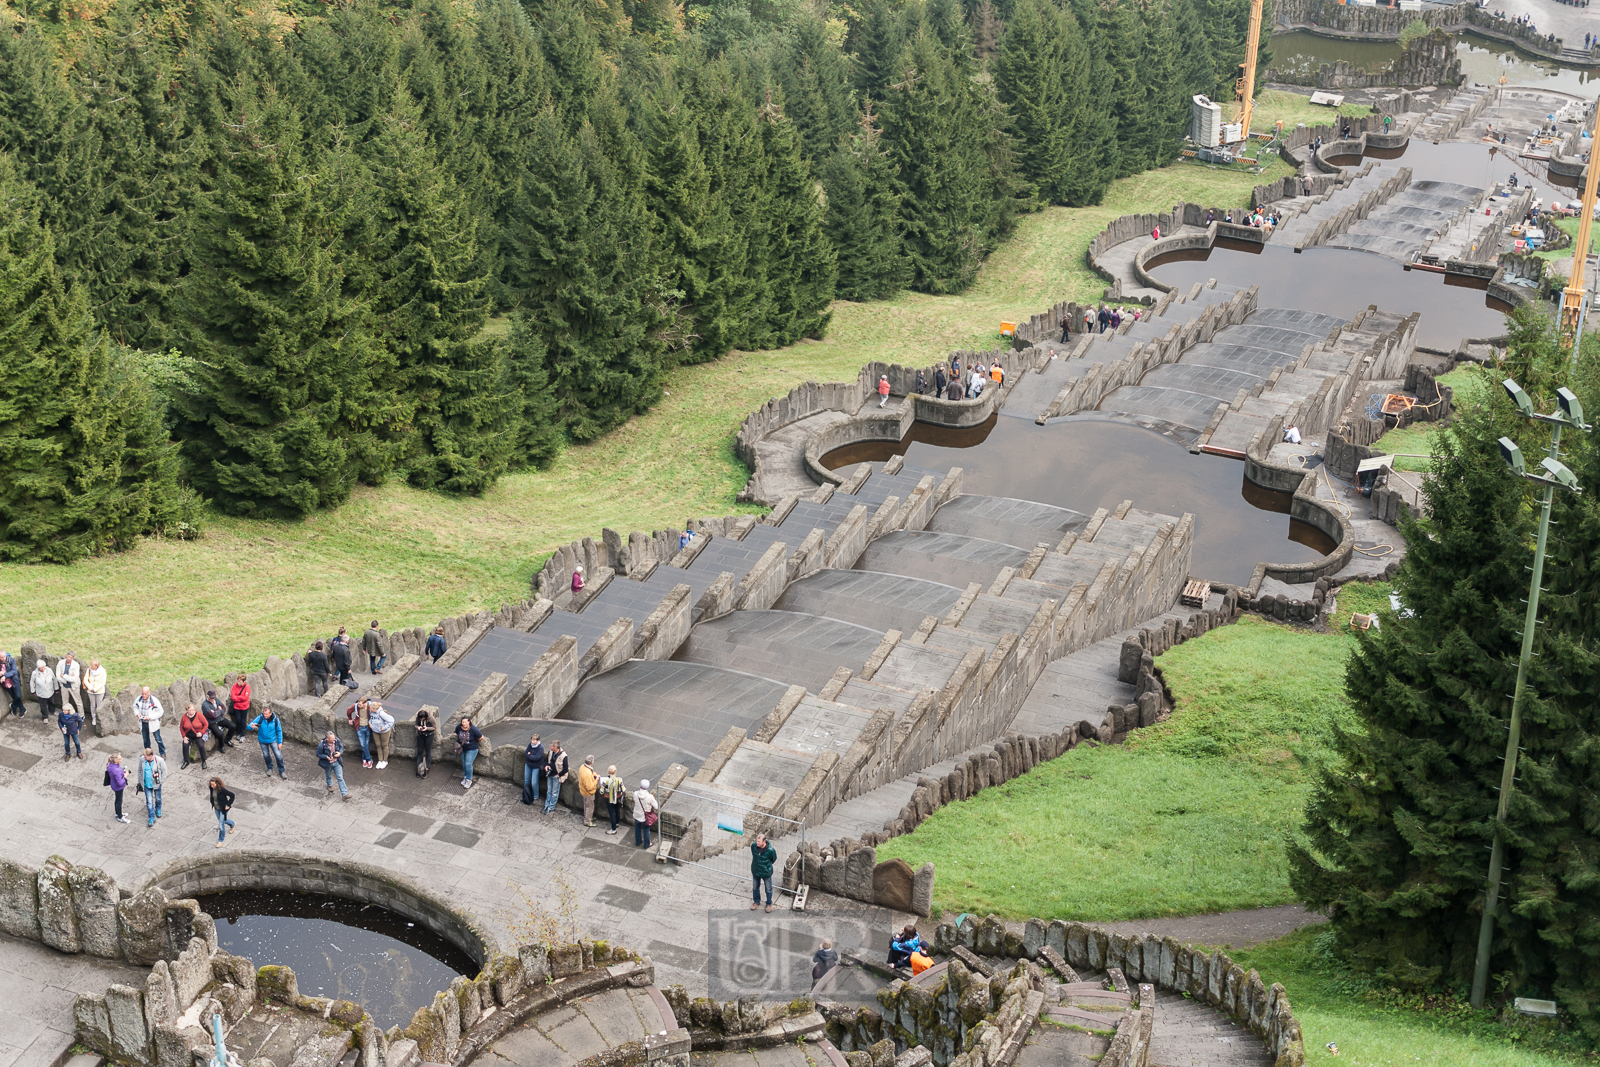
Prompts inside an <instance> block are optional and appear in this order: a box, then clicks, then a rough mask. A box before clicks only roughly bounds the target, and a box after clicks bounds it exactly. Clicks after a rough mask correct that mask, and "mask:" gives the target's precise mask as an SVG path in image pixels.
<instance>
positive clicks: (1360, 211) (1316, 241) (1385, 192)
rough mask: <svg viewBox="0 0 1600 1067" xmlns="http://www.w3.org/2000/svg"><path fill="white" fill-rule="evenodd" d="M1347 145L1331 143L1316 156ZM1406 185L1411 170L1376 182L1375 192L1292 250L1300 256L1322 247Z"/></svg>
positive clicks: (1313, 231)
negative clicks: (1319, 246)
mask: <svg viewBox="0 0 1600 1067" xmlns="http://www.w3.org/2000/svg"><path fill="white" fill-rule="evenodd" d="M1363 136H1364V135H1363ZM1348 143H1350V142H1346V141H1339V142H1333V145H1324V146H1323V148H1322V149H1321V150H1319V153H1318V154H1319V156H1320V155H1321V154H1322V153H1325V152H1328V151H1330V150H1331V148H1332V147H1334V146H1337V145H1343V144H1348ZM1335 154H1337V153H1335ZM1367 166H1368V167H1370V166H1371V163H1368V164H1367ZM1410 184H1411V168H1410V167H1401V168H1400V169H1399V170H1398V171H1397V172H1395V173H1394V174H1392V175H1390V176H1389V177H1387V178H1385V179H1384V180H1383V181H1381V182H1379V183H1378V185H1377V187H1376V188H1374V189H1369V190H1368V191H1367V192H1365V193H1364V194H1362V196H1361V197H1360V199H1358V200H1356V201H1355V202H1354V203H1351V204H1347V205H1346V206H1345V207H1344V208H1343V209H1342V210H1340V211H1339V213H1338V214H1336V215H1332V216H1330V217H1328V218H1325V219H1323V220H1322V221H1320V222H1318V223H1317V224H1316V225H1315V226H1314V227H1312V228H1311V230H1310V232H1308V233H1307V234H1306V235H1305V236H1304V237H1302V238H1301V239H1300V241H1299V242H1298V243H1297V244H1296V245H1295V246H1294V250H1295V251H1296V252H1301V251H1304V250H1305V249H1307V248H1315V247H1316V246H1318V245H1321V244H1326V243H1327V242H1328V241H1331V240H1332V239H1333V238H1335V237H1337V236H1338V235H1339V234H1342V233H1344V232H1345V231H1346V230H1348V229H1349V228H1350V227H1351V226H1354V225H1355V224H1356V223H1357V222H1359V221H1361V220H1362V219H1364V218H1366V217H1367V216H1368V215H1370V214H1371V213H1372V209H1373V208H1375V207H1378V206H1380V205H1382V204H1386V203H1388V202H1389V200H1390V198H1392V197H1393V196H1394V195H1395V194H1396V193H1399V192H1401V191H1402V190H1404V189H1405V188H1406V186H1408V185H1410Z"/></svg>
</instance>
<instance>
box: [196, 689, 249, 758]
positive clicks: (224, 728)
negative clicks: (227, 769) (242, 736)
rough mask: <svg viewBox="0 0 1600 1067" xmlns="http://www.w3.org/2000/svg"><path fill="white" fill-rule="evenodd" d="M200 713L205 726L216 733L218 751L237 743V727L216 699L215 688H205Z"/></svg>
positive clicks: (220, 702)
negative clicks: (204, 719)
mask: <svg viewBox="0 0 1600 1067" xmlns="http://www.w3.org/2000/svg"><path fill="white" fill-rule="evenodd" d="M200 714H202V715H204V716H205V717H206V726H207V727H208V728H209V729H211V730H212V731H213V732H214V733H215V734H216V735H217V751H218V752H221V751H222V750H223V749H224V748H232V747H233V746H234V745H236V744H238V741H236V740H235V739H236V738H237V737H238V736H239V727H238V726H237V725H236V724H235V723H234V722H233V720H232V719H230V718H228V711H227V709H226V708H224V707H223V706H222V701H221V700H219V699H217V691H216V690H215V689H207V690H206V698H205V699H204V700H202V701H201V702H200Z"/></svg>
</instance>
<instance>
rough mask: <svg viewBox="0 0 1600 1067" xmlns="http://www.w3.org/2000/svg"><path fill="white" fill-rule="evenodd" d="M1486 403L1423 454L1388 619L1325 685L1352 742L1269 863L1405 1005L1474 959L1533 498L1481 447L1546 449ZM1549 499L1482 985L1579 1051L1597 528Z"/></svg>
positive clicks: (1546, 357) (1533, 362) (1499, 406)
mask: <svg viewBox="0 0 1600 1067" xmlns="http://www.w3.org/2000/svg"><path fill="white" fill-rule="evenodd" d="M1525 315H1526V313H1523V316H1525ZM1519 318H1520V324H1519V327H1518V329H1516V330H1514V331H1513V338H1512V346H1511V347H1512V352H1513V358H1514V359H1515V360H1518V361H1521V362H1523V364H1524V369H1525V370H1531V371H1533V372H1534V373H1530V374H1527V375H1526V377H1527V378H1528V379H1529V380H1530V381H1539V380H1541V378H1543V379H1544V380H1547V381H1548V380H1549V378H1550V376H1551V373H1552V371H1553V370H1555V368H1557V367H1558V366H1560V365H1561V364H1563V363H1564V360H1563V359H1562V358H1561V357H1560V356H1558V355H1557V354H1556V353H1555V352H1554V345H1553V344H1551V343H1550V341H1549V339H1548V338H1549V334H1548V331H1547V328H1545V327H1544V326H1543V325H1542V324H1537V323H1536V321H1535V320H1534V319H1532V318H1528V317H1522V316H1519ZM1497 376H1498V375H1497ZM1486 384H1487V383H1486ZM1595 385H1596V381H1595V376H1594V373H1593V371H1589V372H1587V373H1586V375H1585V380H1584V381H1583V382H1582V384H1581V385H1580V393H1581V394H1588V395H1587V397H1586V399H1590V398H1592V399H1594V400H1595V401H1597V402H1600V390H1597V389H1596V388H1595ZM1488 392H1489V393H1490V399H1489V401H1488V402H1487V404H1486V405H1485V406H1483V407H1475V408H1473V409H1469V410H1466V411H1458V413H1457V416H1456V421H1455V422H1454V423H1453V424H1452V425H1451V426H1450V427H1448V428H1446V429H1445V430H1444V431H1443V432H1442V433H1441V434H1440V435H1439V437H1438V439H1437V444H1436V447H1435V458H1434V461H1433V469H1432V473H1430V474H1429V475H1428V476H1427V478H1426V479H1425V483H1424V491H1425V494H1426V497H1427V505H1428V514H1427V516H1426V517H1425V518H1422V519H1419V520H1417V521H1415V522H1408V523H1406V524H1405V525H1404V526H1403V531H1402V532H1403V533H1404V535H1405V538H1406V558H1405V562H1404V564H1403V565H1402V567H1401V569H1400V572H1399V574H1398V575H1397V577H1396V581H1395V585H1396V588H1397V590H1398V592H1399V593H1400V596H1401V598H1402V600H1403V601H1404V603H1405V606H1406V608H1407V611H1406V612H1405V613H1404V614H1395V615H1385V616H1384V617H1383V619H1382V629H1381V630H1377V631H1372V632H1371V633H1369V634H1368V635H1366V636H1364V637H1363V638H1361V640H1360V645H1359V648H1358V649H1357V651H1356V653H1355V655H1354V656H1353V657H1352V659H1351V661H1350V664H1349V667H1348V671H1347V677H1346V690H1347V692H1348V694H1349V696H1350V698H1351V706H1352V708H1353V709H1354V713H1355V715H1356V717H1357V719H1358V727H1357V728H1353V729H1347V730H1341V731H1339V733H1338V734H1337V735H1336V737H1335V750H1336V755H1337V759H1336V760H1335V761H1333V762H1330V763H1328V764H1327V765H1325V766H1323V767H1321V768H1319V769H1318V772H1317V782H1316V787H1315V791H1314V794H1313V797H1312V800H1311V802H1310V804H1309V806H1308V808H1307V813H1306V815H1307V828H1306V839H1305V841H1304V842H1303V843H1301V844H1299V845H1296V846H1295V847H1293V848H1291V850H1290V865H1291V873H1290V878H1291V884H1292V885H1293V886H1294V888H1295V889H1296V891H1297V892H1298V893H1299V894H1300V895H1301V897H1302V899H1304V900H1305V901H1306V902H1307V903H1308V904H1310V905H1312V906H1314V907H1317V908H1326V909H1328V913H1329V915H1330V917H1331V918H1332V921H1333V928H1334V930H1335V932H1336V933H1337V935H1338V938H1339V944H1340V946H1341V948H1342V950H1343V952H1344V953H1345V954H1346V955H1347V957H1348V958H1349V959H1350V960H1351V961H1352V962H1354V963H1355V964H1357V965H1359V966H1363V967H1366V968H1371V969H1378V970H1380V971H1381V972H1382V974H1383V975H1384V978H1385V980H1386V982H1388V983H1389V984H1391V985H1395V986H1401V987H1404V988H1410V989H1425V988H1430V987H1436V986H1438V985H1441V984H1442V985H1448V986H1455V987H1457V988H1461V986H1462V985H1463V984H1464V983H1465V982H1466V981H1467V979H1468V978H1469V977H1470V974H1471V970H1472V966H1473V961H1474V958H1475V955H1476V947H1477V930H1478V924H1479V917H1480V915H1481V909H1482V903H1483V895H1484V884H1485V876H1486V869H1487V864H1488V851H1487V848H1486V846H1487V844H1488V843H1489V841H1490V839H1491V837H1492V834H1493V821H1494V820H1493V817H1494V812H1495V806H1496V802H1497V797H1498V792H1499V786H1500V777H1501V769H1502V759H1503V755H1504V749H1505V738H1506V735H1505V723H1506V720H1507V718H1508V717H1509V714H1510V704H1511V700H1510V694H1511V693H1512V690H1513V687H1514V684H1515V677H1516V672H1517V661H1518V656H1519V652H1520V644H1521V629H1522V621H1523V612H1524V603H1523V601H1524V598H1525V596H1526V594H1527V582H1528V574H1527V565H1528V564H1529V562H1530V559H1531V542H1532V530H1533V525H1534V521H1535V511H1534V508H1533V506H1532V505H1533V501H1534V494H1533V493H1532V492H1531V491H1530V490H1529V487H1527V485H1526V483H1524V482H1522V481H1521V480H1520V479H1517V478H1515V477H1513V476H1512V475H1511V474H1510V473H1509V472H1508V471H1507V470H1506V467H1505V464H1504V462H1503V461H1502V459H1501V457H1500V455H1499V450H1498V447H1497V445H1496V441H1497V438H1498V437H1499V436H1501V435H1502V434H1504V435H1509V436H1513V437H1516V438H1520V439H1521V441H1522V445H1523V447H1524V449H1526V450H1528V451H1529V454H1530V455H1537V451H1536V449H1538V447H1539V446H1540V445H1541V444H1543V443H1544V441H1545V440H1547V439H1548V438H1547V434H1548V430H1547V429H1546V428H1545V427H1543V426H1540V425H1538V424H1533V423H1530V422H1528V421H1527V420H1523V419H1520V418H1518V417H1516V416H1515V415H1514V414H1513V413H1512V411H1511V406H1510V404H1509V402H1508V401H1506V400H1505V398H1504V397H1502V396H1499V395H1498V393H1499V391H1498V390H1494V389H1491V390H1489V391H1488ZM1534 395H1536V396H1540V394H1537V393H1536V394H1534ZM1550 400H1551V398H1550V397H1549V396H1548V394H1544V395H1542V396H1540V402H1541V403H1542V404H1544V405H1545V406H1546V407H1549V406H1553V404H1551V403H1550V402H1549V401H1550ZM1541 439H1543V440H1541ZM1574 446H1575V447H1574V448H1573V450H1572V452H1571V453H1570V456H1571V458H1572V460H1573V462H1575V463H1577V464H1578V465H1579V467H1581V468H1582V469H1583V474H1582V475H1581V476H1582V477H1585V478H1586V479H1595V478H1600V469H1596V464H1595V460H1594V452H1593V445H1592V443H1591V442H1590V441H1588V440H1586V439H1585V440H1580V441H1578V442H1574ZM1585 484H1586V485H1587V484H1588V483H1587V482H1585ZM1558 499H1559V500H1560V504H1559V506H1558V513H1557V515H1556V519H1557V521H1558V523H1559V525H1557V526H1556V527H1555V531H1556V537H1555V541H1554V542H1553V544H1554V550H1553V551H1552V553H1551V558H1550V560H1549V562H1548V563H1547V570H1546V572H1545V576H1546V579H1547V582H1548V583H1549V592H1548V593H1547V598H1548V599H1547V600H1545V601H1544V602H1542V604H1541V620H1540V623H1539V626H1538V629H1537V630H1536V632H1535V652H1536V655H1535V658H1534V659H1533V661H1532V665H1531V668H1530V673H1529V679H1528V699H1527V700H1526V701H1525V705H1524V710H1523V732H1522V736H1521V745H1522V756H1521V760H1520V762H1519V764H1518V767H1519V770H1518V781H1517V782H1516V783H1515V787H1514V792H1513V794H1512V798H1511V806H1510V812H1509V816H1508V821H1507V828H1506V832H1507V855H1506V868H1507V871H1508V875H1507V878H1506V880H1505V882H1504V884H1503V886H1502V890H1501V901H1500V908H1499V911H1498V913H1497V915H1496V941H1495V945H1496V962H1494V963H1493V964H1492V970H1493V971H1495V972H1496V973H1498V972H1501V971H1504V970H1510V971H1511V972H1512V977H1513V981H1512V984H1511V987H1510V989H1508V991H1507V992H1508V993H1523V992H1532V991H1535V990H1537V991H1540V993H1541V995H1552V994H1553V995H1554V996H1556V997H1558V998H1559V999H1560V1000H1561V1001H1562V1002H1563V1006H1564V1007H1566V1008H1567V1009H1568V1010H1570V1011H1572V1012H1573V1014H1574V1015H1575V1016H1576V1017H1577V1018H1578V1019H1579V1020H1580V1022H1581V1023H1582V1025H1584V1027H1585V1029H1586V1030H1588V1031H1589V1032H1590V1033H1591V1034H1593V1033H1595V1032H1596V1031H1600V1025H1597V1022H1600V1020H1597V1019H1596V1017H1595V1013H1594V993H1593V989H1594V985H1595V983H1594V978H1593V970H1592V963H1591V961H1592V959H1593V958H1594V953H1595V951H1596V948H1597V947H1600V938H1597V936H1596V934H1595V932H1594V931H1593V930H1592V927H1591V924H1589V923H1588V922H1587V920H1586V919H1585V918H1584V917H1585V916H1588V915H1592V914H1593V913H1594V910H1595V908H1596V906H1597V904H1600V900H1597V894H1596V883H1595V880H1594V878H1593V876H1592V870H1593V861H1592V857H1594V856H1595V855H1596V853H1597V851H1600V849H1597V845H1600V842H1597V841H1596V834H1595V830H1594V823H1593V819H1592V815H1591V814H1590V813H1589V812H1588V810H1587V804H1586V803H1585V801H1584V800H1583V799H1582V796H1583V793H1582V791H1583V790H1585V789H1587V788H1588V786H1587V783H1589V782H1591V781H1593V776H1594V774H1595V773H1596V770H1597V769H1600V767H1597V758H1600V746H1597V743H1596V735H1597V733H1600V716H1597V713H1596V710H1597V709H1596V705H1595V704H1594V700H1593V694H1594V692H1595V691H1596V685H1597V684H1600V641H1597V636H1600V635H1597V630H1596V626H1595V621H1596V620H1595V604H1596V595H1597V594H1600V589H1597V588H1596V583H1595V578H1596V572H1595V564H1594V561H1595V560H1596V559H1597V558H1600V520H1597V515H1596V509H1595V508H1594V506H1593V504H1592V503H1591V502H1590V501H1589V500H1588V498H1587V496H1585V497H1583V498H1572V497H1570V496H1565V495H1560V494H1558Z"/></svg>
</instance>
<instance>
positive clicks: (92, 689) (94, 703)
mask: <svg viewBox="0 0 1600 1067" xmlns="http://www.w3.org/2000/svg"><path fill="white" fill-rule="evenodd" d="M83 691H84V692H85V693H88V694H89V722H90V723H92V724H94V725H95V726H98V725H100V702H101V701H102V700H104V699H105V698H106V669H105V668H104V667H102V666H100V661H99V660H97V659H92V660H90V661H89V670H88V672H87V673H86V674H84V676H83Z"/></svg>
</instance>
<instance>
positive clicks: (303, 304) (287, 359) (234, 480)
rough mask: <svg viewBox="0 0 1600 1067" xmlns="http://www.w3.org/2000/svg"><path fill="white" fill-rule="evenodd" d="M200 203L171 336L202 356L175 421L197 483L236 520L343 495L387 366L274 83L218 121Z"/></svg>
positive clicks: (363, 453)
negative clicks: (351, 293) (347, 284)
mask: <svg viewBox="0 0 1600 1067" xmlns="http://www.w3.org/2000/svg"><path fill="white" fill-rule="evenodd" d="M224 136H225V137H226V138H227V139H226V141H225V142H224V143H223V144H222V145H221V146H219V148H220V150H219V153H218V167H219V170H218V174H217V176H216V182H215V188H213V189H210V190H207V191H206V192H205V193H204V194H202V196H201V198H200V203H199V207H198V209H197V212H196V215H197V217H196V219H195V226H194V230H195V241H194V247H193V249H192V251H191V256H190V263H191V273H190V274H189V276H188V277H187V278H186V279H185V282H184V286H183V289H182V292H181V300H182V308H183V311H184V318H185V322H184V326H183V329H182V333H181V337H180V343H181V345H182V347H183V350H184V352H185V353H186V354H188V355H191V356H193V357H194V358H196V359H197V360H199V368H198V370H197V372H196V380H197V388H196V392H195V393H194V394H193V395H191V396H189V397H187V398H185V400H184V403H183V404H182V410H181V414H180V419H179V424H178V429H179V432H180V435H181V437H182V438H183V448H184V454H185V456H186V458H187V460H188V463H189V469H190V471H191V476H192V478H193V480H194V481H195V483H196V484H197V485H199V486H201V487H202V488H203V489H204V490H205V491H207V492H208V493H211V494H213V496H214V499H215V500H216V503H217V504H218V506H220V507H222V508H223V509H224V510H227V511H230V512H234V513H237V514H244V515H275V516H296V515H303V514H306V513H307V512H310V511H314V510H316V509H317V508H321V507H326V506H328V505H330V504H335V503H339V502H341V501H343V500H344V499H345V498H346V497H347V496H348V495H349V492H350V489H351V486H352V485H353V484H354V482H355V480H356V478H357V476H358V475H359V474H360V473H361V472H362V471H363V469H365V468H366V465H368V464H369V463H370V457H371V456H372V455H373V454H374V453H376V452H378V451H380V450H379V449H378V447H377V441H376V438H375V436H374V434H373V428H372V427H371V425H370V424H369V422H368V412H367V405H368V403H369V401H371V400H372V399H373V387H372V383H373V380H374V378H375V377H377V376H378V375H379V374H381V373H382V371H383V370H384V367H383V365H382V364H383V360H382V349H381V347H380V346H378V345H376V344H375V343H373V341H372V338H371V336H370V334H369V332H368V325H367V323H366V322H365V321H364V315H363V312H362V309H360V308H359V307H357V306H355V305H354V303H353V302H352V301H350V300H349V299H347V297H346V294H345V291H344V270H343V267H342V265H341V263H340V260H339V256H338V254H337V252H336V251H335V250H334V246H336V245H337V244H338V239H337V235H338V233H339V230H340V222H339V220H337V219H335V218H330V217H329V214H328V211H327V210H326V209H325V208H324V207H323V206H322V205H321V203H320V198H319V196H318V190H317V188H316V185H317V177H318V176H317V174H316V173H315V171H314V170H312V168H310V167H309V166H307V161H306V159H305V155H304V150H303V149H302V147H301V144H300V130H299V122H298V119H297V117H296V116H295V114H294V112H293V110H292V109H291V108H290V107H289V106H288V104H287V103H286V102H284V101H283V100H281V99H279V98H278V97H277V96H276V95H275V94H274V93H273V92H272V91H271V90H270V88H269V89H268V90H266V91H265V92H263V94H262V96H261V98H260V99H259V100H255V101H251V102H249V103H248V104H247V105H246V106H245V107H244V109H243V110H242V112H241V113H240V114H239V116H238V118H237V121H236V122H234V123H233V124H231V126H229V127H227V128H226V130H225V133H224Z"/></svg>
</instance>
